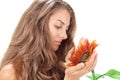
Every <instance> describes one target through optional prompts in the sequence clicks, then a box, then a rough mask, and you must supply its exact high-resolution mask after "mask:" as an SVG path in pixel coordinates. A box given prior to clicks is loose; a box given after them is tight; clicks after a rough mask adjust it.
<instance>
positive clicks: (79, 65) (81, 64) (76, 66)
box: [69, 63, 85, 73]
mask: <svg viewBox="0 0 120 80" xmlns="http://www.w3.org/2000/svg"><path fill="white" fill-rule="evenodd" d="M84 66H85V65H84V63H79V64H77V65H75V66H72V67H69V70H71V72H72V73H75V72H77V71H79V70H81V69H82V68H83V67H84Z"/></svg>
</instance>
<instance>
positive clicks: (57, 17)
mask: <svg viewBox="0 0 120 80" xmlns="http://www.w3.org/2000/svg"><path fill="white" fill-rule="evenodd" d="M75 29H76V19H75V14H74V11H73V9H72V8H71V7H70V5H69V4H67V3H66V2H64V1H62V0H35V1H34V2H33V3H32V4H31V5H30V7H29V8H28V9H27V10H26V11H25V13H24V14H23V16H22V17H21V20H20V22H19V24H18V25H17V27H16V30H15V32H14V34H13V37H12V39H11V42H10V45H9V47H8V49H7V51H6V53H5V56H4V58H3V60H2V62H1V66H0V80H79V78H80V77H81V76H83V75H85V74H86V73H88V72H90V71H91V70H93V68H94V67H95V64H96V57H97V54H96V53H93V55H92V56H91V59H90V60H89V61H88V62H87V63H86V65H84V63H79V64H77V65H75V66H72V67H66V66H65V63H69V62H70V61H69V59H68V57H70V56H71V54H72V52H73V51H74V42H73V38H74V34H75Z"/></svg>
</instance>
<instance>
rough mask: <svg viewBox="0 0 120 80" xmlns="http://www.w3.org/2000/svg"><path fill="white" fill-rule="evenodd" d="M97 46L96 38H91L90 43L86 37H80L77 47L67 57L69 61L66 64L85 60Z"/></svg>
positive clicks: (72, 64)
mask: <svg viewBox="0 0 120 80" xmlns="http://www.w3.org/2000/svg"><path fill="white" fill-rule="evenodd" d="M97 46H98V44H97V43H96V40H93V41H92V42H91V43H90V42H89V41H88V39H86V38H81V39H80V42H79V45H78V47H77V49H76V50H75V52H74V53H73V54H72V56H71V57H70V58H69V60H70V61H71V63H69V64H68V66H74V65H76V64H78V63H79V62H86V61H87V60H88V59H89V57H90V56H91V55H92V53H93V51H94V49H95V48H96V47H97Z"/></svg>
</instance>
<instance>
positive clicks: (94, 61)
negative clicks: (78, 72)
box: [86, 53, 97, 71]
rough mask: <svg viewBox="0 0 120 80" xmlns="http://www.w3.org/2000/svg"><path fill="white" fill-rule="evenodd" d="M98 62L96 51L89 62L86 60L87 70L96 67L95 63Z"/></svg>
mask: <svg viewBox="0 0 120 80" xmlns="http://www.w3.org/2000/svg"><path fill="white" fill-rule="evenodd" d="M96 63H97V54H96V53H94V54H93V55H92V56H91V58H90V60H89V61H88V62H86V70H87V71H91V70H93V69H94V67H95V65H96Z"/></svg>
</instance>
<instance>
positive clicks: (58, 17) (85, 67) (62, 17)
mask: <svg viewBox="0 0 120 80" xmlns="http://www.w3.org/2000/svg"><path fill="white" fill-rule="evenodd" d="M69 24H70V14H69V12H68V11H67V10H65V9H59V10H56V11H55V12H54V13H53V14H52V15H51V17H50V19H49V23H48V25H49V26H48V28H49V32H50V37H51V40H52V42H51V43H52V48H53V50H54V51H56V50H57V49H58V48H59V46H60V44H61V42H62V41H63V40H64V39H67V37H68V36H67V34H66V32H67V30H68V28H69ZM73 51H74V48H72V49H71V50H70V51H69V52H68V54H67V56H66V58H65V60H66V63H69V62H70V61H69V59H68V57H70V56H71V54H72V53H73ZM96 62H97V53H96V52H94V53H93V55H92V56H91V58H90V59H89V60H88V62H86V63H79V64H77V65H75V66H72V67H67V66H66V70H65V78H64V80H79V78H80V77H81V76H83V75H85V74H86V73H88V72H90V71H92V70H93V69H94V67H95V65H96ZM0 80H16V79H15V70H14V67H13V65H12V64H7V65H6V66H4V67H3V68H2V69H1V71H0Z"/></svg>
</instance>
